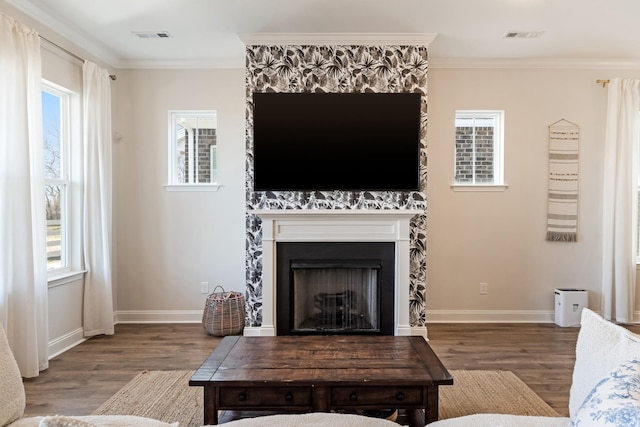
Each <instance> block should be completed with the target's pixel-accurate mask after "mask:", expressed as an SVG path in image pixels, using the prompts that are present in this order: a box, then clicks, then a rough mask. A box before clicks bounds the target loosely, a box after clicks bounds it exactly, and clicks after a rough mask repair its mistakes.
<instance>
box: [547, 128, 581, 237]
mask: <svg viewBox="0 0 640 427" xmlns="http://www.w3.org/2000/svg"><path fill="white" fill-rule="evenodd" d="M579 149H580V126H578V125H576V124H575V123H572V122H570V121H568V120H565V119H561V120H558V121H557V122H555V123H552V124H551V125H549V193H548V210H547V240H548V241H553V242H576V241H577V239H578V154H579Z"/></svg>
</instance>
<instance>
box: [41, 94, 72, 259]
mask: <svg viewBox="0 0 640 427" xmlns="http://www.w3.org/2000/svg"><path fill="white" fill-rule="evenodd" d="M42 124H43V133H42V135H43V143H44V153H43V154H44V177H45V188H44V197H45V200H44V202H45V213H46V220H47V270H49V271H52V270H61V269H66V268H68V265H69V264H68V259H69V258H68V255H69V251H68V241H69V239H68V212H69V209H68V194H69V179H70V170H69V167H70V161H69V156H68V154H69V144H70V143H69V140H70V132H69V94H68V93H65V92H64V91H62V90H60V89H58V88H56V87H54V86H53V85H50V84H46V83H45V84H43V90H42Z"/></svg>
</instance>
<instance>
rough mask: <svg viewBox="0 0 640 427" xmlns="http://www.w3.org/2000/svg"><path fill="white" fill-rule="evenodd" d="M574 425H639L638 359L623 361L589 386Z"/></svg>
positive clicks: (573, 420) (621, 426)
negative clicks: (591, 387) (595, 383)
mask: <svg viewBox="0 0 640 427" xmlns="http://www.w3.org/2000/svg"><path fill="white" fill-rule="evenodd" d="M571 426H573V427H577V426H580V427H597V426H603V427H605V426H609V427H613V426H618V427H634V426H635V427H637V426H640V360H639V359H633V360H630V361H628V362H625V363H623V364H622V365H620V366H619V367H618V368H617V369H615V370H614V371H613V372H611V373H609V375H607V376H606V377H605V378H603V379H602V380H601V381H600V382H599V383H598V384H597V385H596V386H595V387H594V388H593V390H591V392H590V393H589V395H587V398H586V399H585V401H584V403H583V404H582V406H581V407H580V409H578V412H577V413H576V415H575V417H573V418H572V420H571Z"/></svg>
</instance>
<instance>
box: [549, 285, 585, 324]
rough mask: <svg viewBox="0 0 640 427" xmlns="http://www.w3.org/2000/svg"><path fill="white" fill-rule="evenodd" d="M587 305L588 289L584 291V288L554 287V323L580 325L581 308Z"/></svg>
mask: <svg viewBox="0 0 640 427" xmlns="http://www.w3.org/2000/svg"><path fill="white" fill-rule="evenodd" d="M588 305H589V291H585V290H584V289H566V288H565V289H556V290H555V307H556V312H555V315H556V316H555V317H556V318H555V321H556V325H558V326H580V319H581V317H582V309H583V308H585V307H587V306H588Z"/></svg>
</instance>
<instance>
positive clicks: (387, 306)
mask: <svg viewBox="0 0 640 427" xmlns="http://www.w3.org/2000/svg"><path fill="white" fill-rule="evenodd" d="M276 252H277V255H276V265H277V267H276V313H277V315H276V326H277V330H278V335H315V334H375V335H393V326H394V325H393V312H394V306H393V300H394V295H393V294H394V277H395V274H394V273H395V271H394V270H395V266H394V263H395V244H394V243H393V242H279V243H277V245H276Z"/></svg>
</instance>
